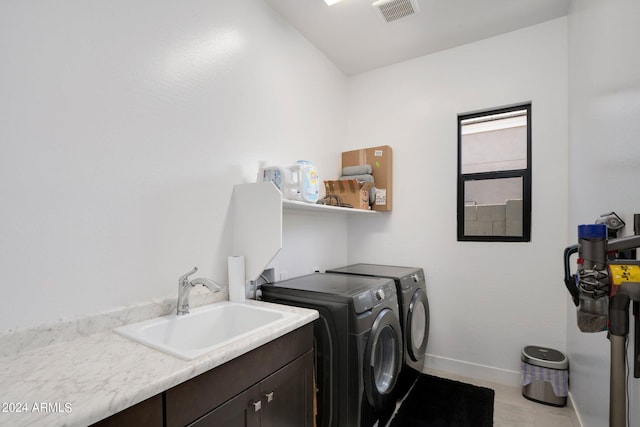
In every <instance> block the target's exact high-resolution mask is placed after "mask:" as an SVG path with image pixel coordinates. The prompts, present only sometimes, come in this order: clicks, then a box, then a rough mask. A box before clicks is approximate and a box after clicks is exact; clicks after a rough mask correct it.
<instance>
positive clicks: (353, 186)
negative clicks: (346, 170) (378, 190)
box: [324, 179, 373, 210]
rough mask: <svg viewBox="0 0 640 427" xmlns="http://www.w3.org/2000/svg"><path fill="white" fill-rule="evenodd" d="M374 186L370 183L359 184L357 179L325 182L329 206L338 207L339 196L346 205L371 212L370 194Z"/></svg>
mask: <svg viewBox="0 0 640 427" xmlns="http://www.w3.org/2000/svg"><path fill="white" fill-rule="evenodd" d="M371 187H373V184H372V183H370V182H363V183H359V182H358V180H357V179H346V180H334V181H325V182H324V189H325V192H326V193H327V196H326V197H327V204H328V205H334V206H335V205H336V203H335V201H336V198H333V197H331V196H337V197H339V198H340V200H341V201H342V203H343V204H344V205H350V207H352V208H354V209H364V210H369V209H370V208H369V192H370V191H371Z"/></svg>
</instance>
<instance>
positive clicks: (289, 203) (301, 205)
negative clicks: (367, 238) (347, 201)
mask: <svg viewBox="0 0 640 427" xmlns="http://www.w3.org/2000/svg"><path fill="white" fill-rule="evenodd" d="M282 208H283V209H284V211H285V212H288V211H291V212H293V211H306V212H318V213H327V214H346V215H363V214H364V215H368V214H377V213H378V212H377V211H366V210H364V209H353V208H342V207H339V206H328V205H318V204H312V203H305V202H296V201H293V200H282Z"/></svg>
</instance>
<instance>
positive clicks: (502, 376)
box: [424, 354, 521, 386]
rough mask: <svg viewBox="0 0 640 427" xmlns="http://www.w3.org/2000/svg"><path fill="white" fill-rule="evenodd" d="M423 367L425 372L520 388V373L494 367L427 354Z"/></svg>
mask: <svg viewBox="0 0 640 427" xmlns="http://www.w3.org/2000/svg"><path fill="white" fill-rule="evenodd" d="M424 367H425V370H435V371H443V372H455V373H456V374H458V375H461V376H464V377H468V378H476V379H479V380H483V381H489V382H493V383H496V384H502V385H508V386H520V375H521V373H520V372H519V371H511V370H508V369H501V368H496V367H494V366H487V365H481V364H479V363H472V362H466V361H464V360H456V359H451V358H449V357H443V356H436V355H433V354H427V355H426V357H425V364H424ZM425 373H426V371H425Z"/></svg>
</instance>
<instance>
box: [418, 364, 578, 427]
mask: <svg viewBox="0 0 640 427" xmlns="http://www.w3.org/2000/svg"><path fill="white" fill-rule="evenodd" d="M428 373H429V374H431V375H436V376H440V377H444V378H450V379H452V380H456V381H462V382H466V383H469V384H474V385H478V386H482V387H488V388H491V389H493V390H494V391H495V392H496V396H495V401H494V407H493V425H494V427H581V425H580V422H579V421H578V417H577V416H576V413H575V411H574V410H573V408H571V406H570V405H571V402H570V401H569V402H568V405H567V407H564V408H556V407H553V406H549V405H543V404H540V403H536V402H532V401H530V400H527V399H525V398H524V397H522V388H521V387H516V386H505V385H501V384H495V383H491V382H488V381H482V380H476V379H472V378H465V377H462V376H456V375H452V374H450V373H447V372H439V371H430V372H428Z"/></svg>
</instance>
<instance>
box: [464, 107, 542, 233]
mask: <svg viewBox="0 0 640 427" xmlns="http://www.w3.org/2000/svg"><path fill="white" fill-rule="evenodd" d="M458 240H459V241H498V242H529V241H531V103H523V104H518V105H513V106H509V107H502V108H497V109H492V110H487V111H481V112H474V113H467V114H460V115H458Z"/></svg>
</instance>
